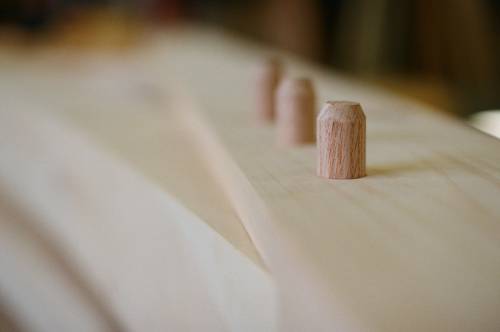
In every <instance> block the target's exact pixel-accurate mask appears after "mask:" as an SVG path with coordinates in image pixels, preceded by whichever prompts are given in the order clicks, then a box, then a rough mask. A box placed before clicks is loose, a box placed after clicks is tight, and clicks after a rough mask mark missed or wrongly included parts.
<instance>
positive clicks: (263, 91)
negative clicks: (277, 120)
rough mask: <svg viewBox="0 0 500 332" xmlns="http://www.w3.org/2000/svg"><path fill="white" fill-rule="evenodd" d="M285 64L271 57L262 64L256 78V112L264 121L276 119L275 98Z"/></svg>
mask: <svg viewBox="0 0 500 332" xmlns="http://www.w3.org/2000/svg"><path fill="white" fill-rule="evenodd" d="M282 72H283V66H282V64H281V62H280V61H279V60H277V59H274V58H271V59H268V60H266V61H264V63H262V64H260V66H259V68H258V71H257V73H256V74H257V78H256V88H255V89H256V113H257V118H258V119H259V120H260V121H262V122H272V121H273V120H274V113H275V110H274V107H275V105H274V98H275V93H276V89H277V87H278V84H279V82H280V80H281V76H282Z"/></svg>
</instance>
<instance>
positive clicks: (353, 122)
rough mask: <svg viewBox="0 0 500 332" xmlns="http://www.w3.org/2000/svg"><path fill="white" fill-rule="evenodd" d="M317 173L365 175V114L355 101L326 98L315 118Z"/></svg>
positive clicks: (337, 176) (346, 176)
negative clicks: (327, 100)
mask: <svg viewBox="0 0 500 332" xmlns="http://www.w3.org/2000/svg"><path fill="white" fill-rule="evenodd" d="M316 125H317V146H318V165H317V166H318V169H317V172H318V175H319V176H321V177H325V178H329V179H355V178H360V177H363V176H365V175H366V170H365V167H366V166H365V163H366V148H365V146H366V118H365V114H364V113H363V109H362V108H361V105H360V104H359V103H354V102H347V101H339V102H331V101H329V102H327V103H326V104H325V106H324V107H323V109H322V110H321V112H320V114H319V116H318V119H317V124H316Z"/></svg>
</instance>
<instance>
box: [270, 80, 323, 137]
mask: <svg viewBox="0 0 500 332" xmlns="http://www.w3.org/2000/svg"><path fill="white" fill-rule="evenodd" d="M314 103H315V95H314V90H313V86H312V83H311V80H309V79H305V78H300V79H291V78H289V79H285V80H283V81H282V82H281V84H280V85H279V88H278V92H277V93H276V135H277V137H276V140H277V143H278V144H279V145H284V146H293V145H298V144H305V143H311V142H314V120H315V116H314V110H315V105H314Z"/></svg>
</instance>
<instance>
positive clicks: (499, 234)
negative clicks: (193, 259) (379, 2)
mask: <svg viewBox="0 0 500 332" xmlns="http://www.w3.org/2000/svg"><path fill="white" fill-rule="evenodd" d="M181 40H182V47H177V48H176V47H175V46H176V45H178V43H180V41H181ZM155 52H158V53H159V54H162V55H159V54H155V55H154V56H152V59H150V62H149V63H150V65H151V66H152V67H154V68H155V69H156V70H161V69H160V68H163V72H162V73H161V75H162V76H163V77H165V76H166V73H169V74H170V75H171V76H173V77H175V79H176V80H183V81H184V83H185V85H186V86H187V87H188V89H189V90H190V91H192V92H193V95H194V99H195V100H198V101H199V107H198V109H197V111H196V112H197V113H198V118H197V119H196V120H194V121H193V122H194V123H196V125H195V127H197V130H198V132H199V133H200V137H201V139H200V140H201V141H202V142H205V144H206V148H207V151H208V152H207V161H208V162H211V163H212V165H213V168H214V170H215V171H216V172H217V174H218V178H219V180H220V181H221V183H224V184H225V186H226V189H227V190H228V192H229V193H230V196H231V198H232V199H233V203H234V205H235V206H236V208H237V210H238V212H239V215H240V217H241V219H242V220H243V222H244V223H245V226H246V227H247V229H248V230H249V233H250V235H251V236H252V239H253V240H254V242H255V243H256V245H257V248H258V249H259V250H260V251H261V253H262V256H263V257H264V259H265V261H266V263H267V264H268V265H269V268H270V270H271V272H272V273H273V274H274V276H275V278H276V279H277V281H278V284H279V285H281V286H282V287H283V288H282V291H283V292H284V293H285V295H284V297H287V298H288V301H285V302H282V303H284V305H283V307H284V310H285V316H286V315H287V314H288V316H287V317H288V320H287V321H286V323H285V326H287V324H289V325H288V328H290V329H291V330H298V331H303V330H307V329H311V328H312V329H313V330H332V329H336V328H338V329H339V330H342V331H359V330H361V331H473V330H476V329H480V330H482V331H497V330H498V329H499V328H500V317H499V316H498V308H499V307H500V283H499V282H498V280H500V241H499V240H500V205H499V197H500V144H499V142H498V141H497V140H495V139H493V138H491V137H487V136H485V135H482V134H480V133H478V132H477V131H475V130H473V129H470V128H468V127H466V126H465V125H464V124H462V123H459V122H458V121H456V120H453V119H450V118H446V117H443V116H440V115H436V114H432V112H430V109H429V108H428V107H426V106H425V105H420V104H418V103H415V102H411V101H408V100H403V99H401V98H398V97H396V96H393V95H390V94H388V93H385V92H383V91H378V90H377V89H375V88H373V87H369V86H363V85H361V84H356V83H355V82H351V81H349V80H346V79H343V78H341V77H339V76H330V75H328V74H327V73H326V72H325V71H321V70H317V69H315V68H311V67H309V66H307V65H303V64H301V63H300V62H297V61H294V60H293V59H291V58H289V57H286V59H287V60H289V61H288V63H287V68H289V69H290V70H291V71H292V72H295V73H299V74H305V75H308V76H309V77H311V78H312V79H313V80H315V86H316V87H317V90H318V101H319V102H320V103H321V102H324V101H327V100H354V101H357V102H360V103H361V104H362V105H363V108H364V111H365V113H366V118H367V174H368V176H367V177H365V178H362V179H357V180H350V181H331V180H325V179H322V178H319V177H317V176H315V166H316V165H315V164H316V151H315V147H314V146H313V145H310V146H306V147H303V148H291V149H283V148H279V147H277V146H276V145H275V144H273V137H274V130H273V128H272V127H271V126H261V125H259V124H257V123H255V121H253V120H252V116H251V115H252V112H253V109H252V106H251V105H252V103H251V94H250V93H249V92H250V91H252V90H251V85H250V84H249V82H250V81H251V69H250V68H251V66H252V64H253V63H255V62H257V61H258V60H259V58H261V57H262V56H264V55H265V53H266V52H263V51H262V50H259V49H258V48H253V47H247V46H246V45H244V44H240V43H239V42H238V41H235V40H231V39H230V38H229V39H228V38H223V37H220V36H218V35H210V34H208V35H204V36H200V35H199V34H197V33H194V34H190V33H186V34H185V35H183V36H182V38H181V37H180V36H175V38H172V39H171V40H170V43H165V48H164V49H163V53H162V52H160V51H158V49H156V51H155ZM160 59H161V61H160ZM155 60H156V61H155ZM160 64H161V65H160ZM165 81H167V80H165Z"/></svg>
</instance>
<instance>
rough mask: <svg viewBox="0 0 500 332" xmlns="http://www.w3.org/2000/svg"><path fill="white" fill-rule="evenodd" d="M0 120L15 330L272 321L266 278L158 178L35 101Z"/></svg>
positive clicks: (3, 286) (6, 287)
mask: <svg viewBox="0 0 500 332" xmlns="http://www.w3.org/2000/svg"><path fill="white" fill-rule="evenodd" d="M0 128H1V129H0V143H1V144H0V188H1V190H0V194H1V198H2V206H1V207H2V210H1V211H2V213H1V215H0V217H1V219H0V226H1V230H2V232H1V234H2V241H1V242H0V247H1V250H0V263H1V269H2V271H3V272H2V273H1V274H0V290H1V291H2V292H1V294H2V297H1V298H0V299H1V301H2V305H3V306H5V307H7V308H8V310H9V312H10V313H11V315H12V316H13V317H14V318H15V319H14V320H15V321H16V322H20V324H19V325H21V326H22V327H23V328H25V329H26V330H28V331H56V330H61V329H62V330H67V329H69V330H81V331H106V330H110V331H125V330H127V331H128V330H130V331H166V330H167V331H199V330H208V331H235V330H241V329H243V330H246V331H261V330H262V331H273V330H274V326H275V312H276V310H275V295H274V285H273V283H272V280H271V279H270V276H269V275H268V274H267V273H266V272H264V271H263V270H262V269H261V268H259V266H258V265H256V264H255V263H254V262H252V261H251V260H250V259H248V258H247V257H246V256H244V255H242V254H241V253H240V252H239V251H237V250H235V249H234V247H233V246H231V245H230V244H229V243H228V242H227V240H226V239H224V238H223V237H221V236H220V235H219V234H218V233H216V232H214V231H213V230H212V229H211V228H210V227H209V226H208V225H207V224H206V223H205V222H204V221H202V220H201V219H199V218H198V217H197V216H196V215H195V214H193V213H192V212H190V211H188V210H187V209H185V208H184V207H182V206H181V205H180V204H179V203H178V202H177V200H176V199H175V198H173V197H172V196H171V195H169V194H168V193H166V192H164V191H163V190H162V189H161V187H159V186H158V185H156V184H153V183H151V182H149V181H148V180H147V179H145V178H144V177H143V176H141V175H140V174H139V173H136V172H134V171H133V170H132V169H131V168H129V167H128V166H127V165H126V164H123V163H121V162H119V161H118V160H116V159H115V158H113V157H110V156H109V154H108V153H106V152H105V150H104V151H103V150H101V149H99V148H98V147H97V146H95V145H94V144H93V143H92V140H89V139H88V138H87V137H85V135H82V134H81V133H80V132H79V130H77V129H76V128H74V127H72V126H71V125H68V124H65V123H64V122H61V121H59V120H57V119H56V118H54V117H52V116H51V115H49V114H44V113H41V112H40V111H39V110H38V109H35V110H32V111H27V109H26V107H25V108H24V109H23V110H16V109H10V110H2V112H0Z"/></svg>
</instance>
